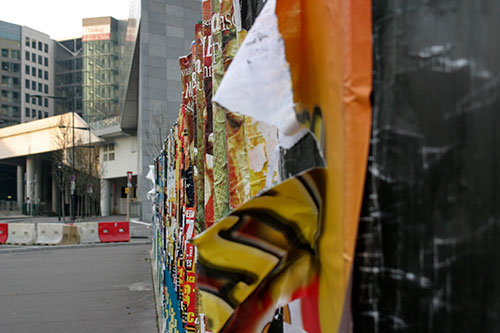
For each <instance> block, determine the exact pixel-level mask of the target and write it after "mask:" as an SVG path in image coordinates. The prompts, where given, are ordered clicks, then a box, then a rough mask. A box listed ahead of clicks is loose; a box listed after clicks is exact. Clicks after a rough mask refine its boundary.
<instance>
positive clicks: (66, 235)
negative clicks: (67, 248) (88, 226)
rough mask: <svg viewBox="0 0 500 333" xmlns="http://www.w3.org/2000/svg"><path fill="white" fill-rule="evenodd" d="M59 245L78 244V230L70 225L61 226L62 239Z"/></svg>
mask: <svg viewBox="0 0 500 333" xmlns="http://www.w3.org/2000/svg"><path fill="white" fill-rule="evenodd" d="M59 244H60V245H67V244H80V235H79V233H78V228H77V227H76V226H74V225H71V224H65V225H64V226H63V237H62V240H61V243H59Z"/></svg>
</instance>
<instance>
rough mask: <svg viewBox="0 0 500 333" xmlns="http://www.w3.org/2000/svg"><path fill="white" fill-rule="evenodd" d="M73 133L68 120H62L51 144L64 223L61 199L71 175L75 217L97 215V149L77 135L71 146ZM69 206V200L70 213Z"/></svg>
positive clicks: (98, 173)
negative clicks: (73, 187)
mask: <svg viewBox="0 0 500 333" xmlns="http://www.w3.org/2000/svg"><path fill="white" fill-rule="evenodd" d="M74 130H75V129H73V128H72V126H71V124H70V121H69V120H68V118H67V117H61V118H60V120H59V123H58V128H57V130H55V131H54V134H53V141H54V144H55V146H56V147H57V148H58V149H57V150H55V151H54V152H53V161H54V164H55V165H56V167H55V168H54V177H56V179H57V184H58V188H59V190H60V191H61V194H62V197H63V199H62V200H61V203H60V204H61V211H62V216H63V220H65V210H64V202H65V200H64V198H65V194H66V192H67V189H68V188H70V185H71V178H72V176H73V175H74V176H75V177H76V187H75V192H74V195H75V196H76V198H77V200H75V207H74V209H75V215H76V216H80V217H81V218H83V217H85V216H90V215H91V214H93V215H97V213H98V208H97V205H96V202H99V200H100V193H101V191H100V182H99V176H100V174H101V171H102V169H101V167H100V163H99V161H98V157H97V154H96V151H97V149H95V148H94V146H92V145H90V142H87V143H86V142H84V141H83V140H82V139H81V137H80V136H78V137H76V135H75V140H74V147H73V136H72V135H73V131H74ZM76 130H79V131H81V130H82V129H76ZM73 158H74V160H73ZM72 204H73V203H72V201H71V200H70V211H71V210H72V209H73V207H72ZM94 207H95V208H94Z"/></svg>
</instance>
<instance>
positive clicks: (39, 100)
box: [38, 97, 42, 106]
mask: <svg viewBox="0 0 500 333" xmlns="http://www.w3.org/2000/svg"><path fill="white" fill-rule="evenodd" d="M38 105H40V106H42V97H40V98H38Z"/></svg>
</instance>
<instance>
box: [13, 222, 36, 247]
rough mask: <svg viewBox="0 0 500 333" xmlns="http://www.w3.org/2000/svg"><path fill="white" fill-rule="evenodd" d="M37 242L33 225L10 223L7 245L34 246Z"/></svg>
mask: <svg viewBox="0 0 500 333" xmlns="http://www.w3.org/2000/svg"><path fill="white" fill-rule="evenodd" d="M35 240H36V231H35V225H34V224H33V223H9V236H8V238H7V244H21V245H33V244H34V243H35Z"/></svg>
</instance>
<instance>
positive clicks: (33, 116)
mask: <svg viewBox="0 0 500 333" xmlns="http://www.w3.org/2000/svg"><path fill="white" fill-rule="evenodd" d="M31 118H36V110H35V109H33V110H31Z"/></svg>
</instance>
